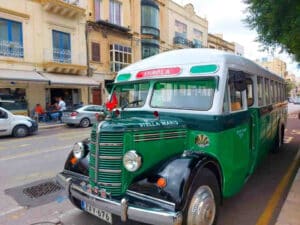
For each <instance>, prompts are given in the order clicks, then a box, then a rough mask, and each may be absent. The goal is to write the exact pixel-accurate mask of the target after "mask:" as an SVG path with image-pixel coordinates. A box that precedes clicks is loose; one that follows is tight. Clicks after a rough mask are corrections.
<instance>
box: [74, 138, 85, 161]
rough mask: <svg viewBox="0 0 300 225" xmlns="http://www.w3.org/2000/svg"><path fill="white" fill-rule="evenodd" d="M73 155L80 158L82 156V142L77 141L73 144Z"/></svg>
mask: <svg viewBox="0 0 300 225" xmlns="http://www.w3.org/2000/svg"><path fill="white" fill-rule="evenodd" d="M72 152H73V155H74V157H75V158H76V159H81V158H83V156H84V144H83V143H82V142H77V143H75V144H74V146H73V149H72Z"/></svg>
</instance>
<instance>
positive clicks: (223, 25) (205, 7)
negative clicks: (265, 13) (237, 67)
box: [173, 0, 300, 77]
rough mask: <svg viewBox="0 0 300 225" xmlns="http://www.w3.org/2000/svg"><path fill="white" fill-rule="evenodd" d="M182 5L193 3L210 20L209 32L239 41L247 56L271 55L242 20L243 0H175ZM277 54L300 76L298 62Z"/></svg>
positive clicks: (198, 13)
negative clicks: (262, 48)
mask: <svg viewBox="0 0 300 225" xmlns="http://www.w3.org/2000/svg"><path fill="white" fill-rule="evenodd" d="M173 1H175V2H177V3H179V4H181V5H185V4H187V3H192V4H193V5H194V9H195V12H196V14H197V15H199V16H201V17H205V18H206V19H207V20H208V32H209V33H212V34H216V33H222V34H223V38H224V39H225V40H226V41H230V42H233V41H234V42H237V43H239V44H241V45H243V46H244V49H245V57H247V58H250V59H252V60H255V59H261V58H262V57H266V56H271V55H270V54H269V53H268V52H261V51H259V50H260V49H261V47H260V44H259V43H257V42H255V38H256V37H257V33H256V32H255V31H254V30H250V29H249V28H248V27H247V25H246V24H245V23H244V22H243V21H242V20H243V19H244V18H245V17H246V12H245V10H246V5H245V4H244V3H243V2H242V0H226V1H224V0H173ZM275 56H277V57H278V58H280V59H282V60H284V61H285V62H286V63H287V66H288V70H289V71H291V72H293V73H294V74H296V75H297V76H298V77H300V70H299V69H298V70H297V63H294V62H293V60H292V59H291V57H288V55H287V54H278V53H275Z"/></svg>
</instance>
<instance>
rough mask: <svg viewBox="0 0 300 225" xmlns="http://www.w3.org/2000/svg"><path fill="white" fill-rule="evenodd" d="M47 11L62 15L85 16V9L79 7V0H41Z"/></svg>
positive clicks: (68, 16) (69, 16)
mask: <svg viewBox="0 0 300 225" xmlns="http://www.w3.org/2000/svg"><path fill="white" fill-rule="evenodd" d="M40 2H41V4H42V6H43V8H44V10H45V11H47V12H49V13H53V14H57V15H60V16H62V17H67V18H74V17H77V16H80V15H81V16H84V14H85V9H83V8H81V7H79V0H40Z"/></svg>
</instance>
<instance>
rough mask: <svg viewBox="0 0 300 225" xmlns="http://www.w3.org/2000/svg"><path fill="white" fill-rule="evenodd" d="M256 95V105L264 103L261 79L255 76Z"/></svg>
mask: <svg viewBox="0 0 300 225" xmlns="http://www.w3.org/2000/svg"><path fill="white" fill-rule="evenodd" d="M257 92H258V93H257V97H258V106H263V105H264V96H263V79H262V78H261V77H257Z"/></svg>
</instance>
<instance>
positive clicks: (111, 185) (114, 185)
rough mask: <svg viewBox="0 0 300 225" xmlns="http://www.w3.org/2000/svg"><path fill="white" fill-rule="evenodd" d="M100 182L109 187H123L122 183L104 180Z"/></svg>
mask: <svg viewBox="0 0 300 225" xmlns="http://www.w3.org/2000/svg"><path fill="white" fill-rule="evenodd" d="M98 184H100V185H103V186H107V187H121V185H122V184H121V183H104V182H98Z"/></svg>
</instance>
